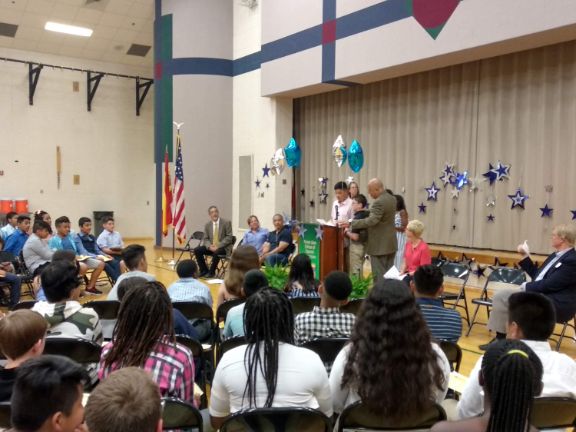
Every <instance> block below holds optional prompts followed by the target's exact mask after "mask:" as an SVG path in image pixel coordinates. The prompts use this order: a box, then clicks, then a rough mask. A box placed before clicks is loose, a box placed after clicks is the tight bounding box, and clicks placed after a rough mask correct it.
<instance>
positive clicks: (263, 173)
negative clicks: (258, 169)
mask: <svg viewBox="0 0 576 432" xmlns="http://www.w3.org/2000/svg"><path fill="white" fill-rule="evenodd" d="M269 173H270V168H268V164H266V165H264V168H262V177H270V176H269V175H268V174H269Z"/></svg>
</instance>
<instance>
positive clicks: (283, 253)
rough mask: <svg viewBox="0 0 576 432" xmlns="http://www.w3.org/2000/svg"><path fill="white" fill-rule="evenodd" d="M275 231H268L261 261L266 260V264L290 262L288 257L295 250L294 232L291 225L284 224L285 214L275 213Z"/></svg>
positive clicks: (273, 264) (273, 221) (273, 220)
mask: <svg viewBox="0 0 576 432" xmlns="http://www.w3.org/2000/svg"><path fill="white" fill-rule="evenodd" d="M272 223H273V224H274V231H271V232H269V233H268V238H267V239H266V243H264V246H262V255H261V256H260V261H261V262H262V261H265V262H266V265H269V266H275V265H276V264H281V265H286V264H288V257H289V256H290V254H291V253H292V252H294V243H293V242H292V232H291V230H290V227H289V226H284V216H282V215H281V214H275V215H274V217H273V218H272Z"/></svg>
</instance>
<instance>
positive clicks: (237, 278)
mask: <svg viewBox="0 0 576 432" xmlns="http://www.w3.org/2000/svg"><path fill="white" fill-rule="evenodd" d="M259 268H260V257H259V256H258V252H257V251H256V248H254V246H238V247H237V248H236V249H234V252H232V256H231V257H230V266H229V267H228V272H227V273H226V277H225V278H224V282H223V283H222V284H220V288H219V289H218V299H217V302H216V307H218V306H220V305H221V304H222V303H224V302H225V301H228V300H233V299H237V298H241V297H242V283H243V282H244V275H245V274H246V272H247V271H248V270H252V269H259Z"/></svg>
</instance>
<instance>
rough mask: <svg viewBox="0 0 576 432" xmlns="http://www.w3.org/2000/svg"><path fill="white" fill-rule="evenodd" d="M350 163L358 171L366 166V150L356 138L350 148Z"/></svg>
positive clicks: (353, 169)
mask: <svg viewBox="0 0 576 432" xmlns="http://www.w3.org/2000/svg"><path fill="white" fill-rule="evenodd" d="M348 165H350V169H351V170H352V171H354V172H355V173H357V172H358V171H360V170H361V169H362V167H363V166H364V152H363V151H362V146H361V145H360V143H359V142H358V141H356V140H354V141H352V144H350V148H349V149H348Z"/></svg>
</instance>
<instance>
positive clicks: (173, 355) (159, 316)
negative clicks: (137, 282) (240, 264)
mask: <svg viewBox="0 0 576 432" xmlns="http://www.w3.org/2000/svg"><path fill="white" fill-rule="evenodd" d="M172 320H173V319H172V303H171V302H170V297H168V293H167V292H166V288H164V285H162V284H161V283H159V282H147V283H146V284H145V285H144V286H142V287H139V288H133V289H131V290H128V291H127V292H126V294H125V295H124V298H123V299H122V303H121V305H120V310H119V312H118V321H117V322H116V327H115V328H114V336H113V339H112V342H110V343H108V344H106V345H105V346H104V348H103V350H102V356H101V358H100V365H99V370H98V377H99V378H100V380H104V379H106V377H108V376H109V375H110V374H111V373H112V372H114V371H115V370H118V369H121V368H124V367H128V366H136V367H140V368H142V369H144V370H145V371H147V372H150V373H151V374H152V377H153V379H154V381H155V382H156V383H157V384H158V387H159V388H160V393H161V394H162V396H172V397H176V398H179V399H183V400H185V401H189V402H191V403H193V402H194V398H193V396H194V393H193V384H194V359H193V357H192V352H191V351H190V350H189V349H188V348H186V347H184V346H182V345H180V344H178V343H176V335H175V333H174V324H173V322H172Z"/></svg>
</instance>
